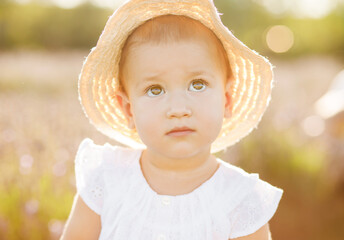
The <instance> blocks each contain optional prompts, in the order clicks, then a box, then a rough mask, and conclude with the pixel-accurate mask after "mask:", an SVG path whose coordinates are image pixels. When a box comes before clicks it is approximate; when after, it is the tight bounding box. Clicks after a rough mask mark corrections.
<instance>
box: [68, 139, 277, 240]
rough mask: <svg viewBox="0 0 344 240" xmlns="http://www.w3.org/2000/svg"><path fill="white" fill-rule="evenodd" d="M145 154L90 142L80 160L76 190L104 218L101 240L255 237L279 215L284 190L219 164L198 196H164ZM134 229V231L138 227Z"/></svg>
mask: <svg viewBox="0 0 344 240" xmlns="http://www.w3.org/2000/svg"><path fill="white" fill-rule="evenodd" d="M141 153H142V149H129V148H124V147H119V146H112V145H110V144H108V143H106V144H104V145H96V144H94V142H93V141H92V140H91V139H89V138H85V139H84V140H83V141H82V142H81V144H80V146H79V149H78V151H77V154H76V158H75V176H76V187H77V191H78V193H79V194H80V196H81V198H82V199H83V200H84V202H85V203H86V204H87V205H88V206H89V207H90V209H92V210H93V211H94V212H95V213H97V214H99V215H100V216H101V221H102V229H101V233H100V236H99V239H100V240H105V239H106V240H110V239H111V240H113V239H116V240H121V239H123V240H124V239H126V240H128V239H147V240H148V239H149V240H151V239H161V240H163V239H166V240H167V239H169V240H184V239H185V240H186V239H188V240H190V239H197V240H227V239H233V238H237V237H241V236H246V235H249V234H251V233H253V232H255V231H256V230H258V229H259V228H260V227H262V226H263V225H264V224H265V223H267V222H268V221H269V220H270V219H271V218H272V216H273V214H274V213H275V211H276V209H277V207H278V204H279V201H280V199H281V197H282V193H283V190H282V189H280V188H277V187H274V186H272V185H270V184H269V183H267V182H265V181H263V180H261V179H259V176H258V174H250V173H247V172H245V171H244V170H243V169H241V168H239V167H236V166H233V165H231V164H229V163H227V162H224V161H222V160H221V159H217V160H218V161H219V162H220V167H219V168H218V170H217V171H216V172H215V173H214V174H213V176H212V177H211V178H209V179H208V180H207V181H205V182H204V183H203V184H202V185H201V186H199V187H197V188H196V189H194V190H193V191H192V192H190V193H187V194H182V195H176V196H170V195H162V194H159V193H157V192H155V191H154V190H153V189H152V188H150V186H149V184H148V183H147V181H146V179H145V177H144V175H143V173H142V171H141V166H140V162H139V159H140V156H141ZM133 226H134V227H133Z"/></svg>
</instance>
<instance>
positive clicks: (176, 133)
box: [166, 127, 195, 137]
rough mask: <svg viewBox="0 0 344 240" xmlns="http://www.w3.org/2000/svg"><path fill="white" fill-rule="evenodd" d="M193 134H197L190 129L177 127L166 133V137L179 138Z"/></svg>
mask: <svg viewBox="0 0 344 240" xmlns="http://www.w3.org/2000/svg"><path fill="white" fill-rule="evenodd" d="M193 132H195V130H193V129H191V128H188V127H176V128H173V129H172V130H171V131H169V132H168V133H166V135H168V136H175V137H179V136H186V135H189V134H191V133H193Z"/></svg>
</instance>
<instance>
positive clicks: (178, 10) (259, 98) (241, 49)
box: [78, 0, 273, 153]
mask: <svg viewBox="0 0 344 240" xmlns="http://www.w3.org/2000/svg"><path fill="white" fill-rule="evenodd" d="M166 14H174V15H184V16H187V17H190V18H193V19H196V20H198V21H200V22H201V23H203V24H204V25H205V26H206V27H208V28H209V29H211V30H212V31H213V32H214V33H215V34H216V36H217V37H218V38H219V39H220V41H221V42H222V44H223V46H224V49H225V50H226V52H227V55H228V60H229V62H230V66H231V69H232V73H233V75H234V80H233V81H234V82H233V84H232V87H231V91H232V101H233V102H232V104H233V109H232V117H231V118H225V119H224V122H223V126H222V129H221V132H220V134H219V136H218V137H217V139H216V140H215V141H214V142H213V144H212V148H211V152H212V153H214V152H218V151H221V150H223V149H225V148H226V147H228V146H230V145H233V144H234V143H236V142H238V141H239V140H240V139H241V138H243V137H245V136H246V135H248V134H249V133H250V132H251V131H252V129H254V128H255V127H256V126H257V124H258V122H259V121H260V119H261V117H262V115H263V113H264V111H265V109H266V107H267V105H268V103H269V101H270V95H271V88H272V82H273V73H272V66H271V65H270V63H269V62H268V61H267V60H266V59H265V58H264V57H262V56H260V55H259V54H258V53H256V52H255V51H252V50H251V49H249V48H248V47H246V46H245V45H244V44H243V43H242V42H240V41H239V40H238V39H237V38H235V37H234V36H233V34H232V33H231V32H230V31H229V30H228V28H227V27H226V26H224V25H223V24H222V22H221V19H220V16H219V13H218V12H217V9H216V7H215V5H214V3H213V1H212V0H130V1H127V2H125V3H124V4H123V5H122V6H120V7H119V8H118V9H117V10H116V11H115V12H114V13H113V15H112V16H111V17H110V18H109V20H108V22H107V23H106V26H105V29H104V31H103V32H102V34H101V36H100V38H99V40H98V42H97V45H96V47H94V48H92V49H91V52H90V54H89V55H88V57H87V58H86V59H85V61H84V64H83V67H82V70H81V73H80V76H79V86H78V87H79V100H80V103H81V105H82V107H83V110H84V112H85V114H86V116H87V117H88V118H89V120H90V122H91V123H92V124H93V125H94V126H95V127H96V128H97V129H98V130H99V131H100V132H102V133H103V134H105V135H107V136H109V137H110V138H113V139H115V140H116V141H118V142H120V143H122V144H125V145H127V146H130V147H133V148H145V145H143V143H142V141H141V140H140V138H139V135H138V133H137V132H136V131H135V129H129V128H128V126H127V121H126V119H125V117H124V115H123V113H122V112H121V110H120V108H119V104H118V102H117V100H116V98H115V97H114V96H115V93H116V91H117V90H118V87H119V84H118V71H119V69H118V64H119V60H120V56H121V49H122V47H123V45H124V43H125V41H126V39H127V37H128V36H129V34H130V33H132V32H133V30H135V28H137V27H138V26H139V25H141V24H142V23H144V22H145V21H147V20H149V19H151V18H154V17H157V16H160V15H166Z"/></svg>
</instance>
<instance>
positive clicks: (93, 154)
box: [75, 138, 139, 167]
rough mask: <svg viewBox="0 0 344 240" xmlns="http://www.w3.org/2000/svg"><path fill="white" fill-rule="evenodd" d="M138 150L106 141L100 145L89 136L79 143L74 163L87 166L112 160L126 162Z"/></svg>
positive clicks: (94, 165)
mask: <svg viewBox="0 0 344 240" xmlns="http://www.w3.org/2000/svg"><path fill="white" fill-rule="evenodd" d="M138 152H139V149H132V148H127V147H122V146H117V145H111V144H109V143H108V142H106V143H105V144H103V145H100V144H96V143H94V141H93V140H92V139H90V138H84V139H83V140H82V141H81V143H80V144H79V147H78V150H77V154H76V157H75V162H76V164H84V165H87V166H88V167H96V166H99V165H101V164H108V163H114V162H128V161H130V159H132V157H134V156H135V155H137V154H138ZM86 163H87V164H86Z"/></svg>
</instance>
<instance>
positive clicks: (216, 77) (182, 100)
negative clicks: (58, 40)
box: [120, 41, 231, 158]
mask: <svg viewBox="0 0 344 240" xmlns="http://www.w3.org/2000/svg"><path fill="white" fill-rule="evenodd" d="M218 59H219V57H218V56H217V54H216V50H215V47H212V45H210V44H209V43H206V42H202V41H183V42H179V43H173V44H163V45H158V46H157V45H151V44H144V45H140V46H139V47H137V48H135V50H133V51H132V52H130V54H129V56H128V58H127V63H126V67H125V69H124V74H125V81H126V82H125V89H126V91H127V94H128V98H127V97H126V96H125V95H124V94H122V95H120V96H121V97H122V108H123V111H124V113H125V115H126V117H127V119H128V122H129V126H130V127H131V128H136V130H137V132H138V134H139V136H140V138H141V140H142V141H143V143H144V144H145V145H146V146H147V150H149V151H154V152H155V153H159V154H162V155H164V156H166V157H170V158H186V157H192V156H195V155H196V154H197V153H198V154H199V153H200V152H210V146H211V143H212V142H213V141H214V140H215V139H216V137H217V136H218V134H219V132H220V130H221V127H222V122H223V118H224V117H229V116H230V113H231V99H230V94H229V84H228V83H227V82H229V81H226V79H225V71H224V69H223V68H222V65H221V64H220V62H219V60H218ZM175 128H185V129H190V130H187V131H182V132H174V133H170V131H171V130H173V129H175Z"/></svg>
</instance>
